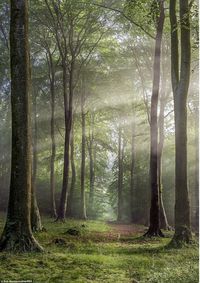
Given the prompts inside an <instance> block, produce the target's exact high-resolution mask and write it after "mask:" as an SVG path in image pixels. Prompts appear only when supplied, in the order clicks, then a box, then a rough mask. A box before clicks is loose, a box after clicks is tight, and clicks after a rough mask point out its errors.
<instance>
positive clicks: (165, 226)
mask: <svg viewBox="0 0 200 283" xmlns="http://www.w3.org/2000/svg"><path fill="white" fill-rule="evenodd" d="M163 81H164V78H163ZM164 89H165V83H164V82H163V89H162V90H161V92H160V93H161V96H160V114H159V142H158V186H159V201H160V228H161V229H164V230H170V226H169V224H168V220H167V215H166V212H165V207H164V203H163V197H162V196H163V194H162V192H163V185H162V154H163V146H164V139H165V136H164V119H165V116H164V114H165V104H166V101H165V100H166V97H165V91H164Z"/></svg>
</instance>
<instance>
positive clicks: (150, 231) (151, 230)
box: [143, 227, 165, 238]
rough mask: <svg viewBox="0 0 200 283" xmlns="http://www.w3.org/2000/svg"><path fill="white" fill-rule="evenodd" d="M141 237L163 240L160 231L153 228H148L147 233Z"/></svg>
mask: <svg viewBox="0 0 200 283" xmlns="http://www.w3.org/2000/svg"><path fill="white" fill-rule="evenodd" d="M143 237H149V238H151V237H161V238H164V237H165V236H164V234H163V233H162V231H161V230H160V229H155V228H152V227H150V228H149V229H148V231H147V232H146V233H145V234H144V235H143Z"/></svg>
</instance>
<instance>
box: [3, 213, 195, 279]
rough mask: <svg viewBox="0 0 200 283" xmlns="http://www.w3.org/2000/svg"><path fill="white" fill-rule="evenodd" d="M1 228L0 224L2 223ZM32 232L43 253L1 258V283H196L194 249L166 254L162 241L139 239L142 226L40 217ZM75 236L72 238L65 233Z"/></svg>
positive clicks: (168, 251)
mask: <svg viewBox="0 0 200 283" xmlns="http://www.w3.org/2000/svg"><path fill="white" fill-rule="evenodd" d="M0 223H1V226H0V227H1V229H2V226H3V222H2V221H1V222H0ZM43 223H44V226H45V228H46V231H43V232H39V233H36V234H35V235H36V238H37V239H38V240H39V242H40V243H41V244H42V246H43V247H44V248H45V251H46V252H45V253H43V254H36V253H27V254H23V255H14V254H6V253H2V254H0V280H5V279H7V280H8V279H9V280H12V279H15V280H22V279H23V280H24V279H26V280H28V279H29V280H33V282H34V283H35V282H37V283H43V282H50V283H55V282H56V283H64V282H76V283H92V282H93V283H97V282H108V283H112V282H113V283H114V282H115V283H122V282H123V283H132V282H142V283H145V282H146V283H149V282H152V283H155V282H158V283H160V282H163V283H165V282H166V283H167V282H177V283H179V282H180V283H183V282H184V283H197V282H198V246H197V245H193V246H192V247H190V248H187V247H185V248H183V249H182V250H179V251H176V252H175V253H174V249H167V248H166V245H167V244H168V243H169V241H170V239H171V236H172V234H173V233H172V232H167V237H166V238H163V239H158V238H152V239H146V238H143V237H142V234H143V232H144V230H145V227H143V226H141V225H128V224H117V223H112V224H111V223H106V222H103V221H90V220H88V221H80V220H72V219H70V220H66V222H65V223H54V222H53V221H52V219H45V218H44V221H43ZM69 230H71V231H72V230H73V231H78V232H77V233H75V234H74V235H70V234H69V233H66V232H67V231H69ZM119 235H120V237H119Z"/></svg>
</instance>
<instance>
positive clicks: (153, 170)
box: [144, 0, 165, 237]
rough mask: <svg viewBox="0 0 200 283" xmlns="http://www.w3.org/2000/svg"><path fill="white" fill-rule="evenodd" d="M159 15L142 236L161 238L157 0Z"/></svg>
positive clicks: (160, 26) (161, 4)
mask: <svg viewBox="0 0 200 283" xmlns="http://www.w3.org/2000/svg"><path fill="white" fill-rule="evenodd" d="M158 2H159V9H160V14H159V17H158V19H157V30H156V42H155V54H154V66H153V90H152V97H151V123H150V132H151V149H150V180H151V208H150V226H149V229H148V231H147V232H146V233H145V235H144V236H149V237H151V236H163V234H162V232H161V230H160V209H159V188H158V96H159V87H160V61H161V44H162V34H163V26H164V19H165V14H164V1H163V0H158Z"/></svg>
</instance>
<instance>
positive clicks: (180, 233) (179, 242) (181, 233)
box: [169, 226, 192, 247]
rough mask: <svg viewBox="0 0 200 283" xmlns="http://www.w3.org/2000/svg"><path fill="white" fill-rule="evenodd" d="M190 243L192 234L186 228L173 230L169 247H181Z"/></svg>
mask: <svg viewBox="0 0 200 283" xmlns="http://www.w3.org/2000/svg"><path fill="white" fill-rule="evenodd" d="M191 243H192V233H191V231H190V229H189V228H188V227H186V226H181V227H179V228H177V229H176V230H175V234H174V237H173V238H172V240H171V242H170V243H169V246H171V247H182V246H184V245H186V244H191Z"/></svg>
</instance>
